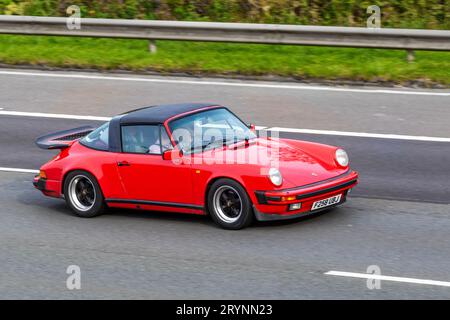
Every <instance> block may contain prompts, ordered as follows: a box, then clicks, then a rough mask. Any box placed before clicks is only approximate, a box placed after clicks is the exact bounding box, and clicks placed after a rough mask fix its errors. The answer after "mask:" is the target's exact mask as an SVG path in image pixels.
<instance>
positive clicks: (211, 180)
mask: <svg viewBox="0 0 450 320" xmlns="http://www.w3.org/2000/svg"><path fill="white" fill-rule="evenodd" d="M220 179H228V180H233V181H234V182H236V183H238V184H239V185H240V186H241V187H242V188H243V189H244V190H245V193H246V194H247V197H248V199H249V200H250V203H251V204H253V201H252V198H251V197H250V195H249V193H248V190H247V188H246V187H245V184H244V183H243V181H239V179H236V178H235V177H229V176H217V177H214V178H211V179H210V180H209V181H208V183H207V185H206V188H205V194H204V195H203V200H204V208H205V212H206V214H207V215H210V213H209V209H208V194H209V190H211V186H212V185H213V184H214V182H216V181H218V180H220Z"/></svg>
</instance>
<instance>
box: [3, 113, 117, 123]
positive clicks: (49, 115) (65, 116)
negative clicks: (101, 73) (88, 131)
mask: <svg viewBox="0 0 450 320" xmlns="http://www.w3.org/2000/svg"><path fill="white" fill-rule="evenodd" d="M0 115H4V116H18V117H36V118H55V119H72V120H92V121H109V120H111V118H110V117H96V116H80V115H74V114H60V113H42V112H21V111H0Z"/></svg>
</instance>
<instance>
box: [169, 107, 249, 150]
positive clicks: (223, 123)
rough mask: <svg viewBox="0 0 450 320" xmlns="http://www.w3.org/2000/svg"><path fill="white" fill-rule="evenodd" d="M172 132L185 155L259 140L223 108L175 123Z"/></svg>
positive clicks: (175, 121)
mask: <svg viewBox="0 0 450 320" xmlns="http://www.w3.org/2000/svg"><path fill="white" fill-rule="evenodd" d="M169 128H170V131H171V132H172V136H173V138H174V140H175V142H176V143H177V144H178V146H179V147H180V148H181V149H182V150H183V152H185V153H193V152H201V151H204V150H208V149H211V148H217V147H223V146H224V145H228V144H232V143H236V142H240V141H244V140H246V139H248V140H250V139H254V138H256V134H255V133H254V132H253V131H251V130H250V129H249V128H248V127H247V126H246V125H245V124H244V123H243V122H242V121H241V120H240V119H239V118H237V117H236V116H235V115H233V114H232V113H231V112H230V111H228V110H227V109H224V108H220V109H213V110H208V111H203V112H199V113H195V114H193V115H189V116H186V117H183V118H181V119H177V120H173V121H172V122H170V123H169Z"/></svg>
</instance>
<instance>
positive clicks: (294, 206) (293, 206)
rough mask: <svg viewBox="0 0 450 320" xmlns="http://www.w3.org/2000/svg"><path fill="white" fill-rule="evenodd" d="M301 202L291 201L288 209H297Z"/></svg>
mask: <svg viewBox="0 0 450 320" xmlns="http://www.w3.org/2000/svg"><path fill="white" fill-rule="evenodd" d="M301 207H302V204H301V203H293V204H291V205H289V211H293V210H298V209H301Z"/></svg>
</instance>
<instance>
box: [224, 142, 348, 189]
mask: <svg viewBox="0 0 450 320" xmlns="http://www.w3.org/2000/svg"><path fill="white" fill-rule="evenodd" d="M336 149H337V148H336V147H332V146H327V145H322V144H317V143H311V142H306V141H297V140H289V139H272V138H257V139H255V140H252V141H251V142H250V144H249V145H247V146H245V144H244V143H241V144H237V145H232V146H229V147H228V148H226V150H224V151H225V152H227V154H229V153H232V154H233V157H234V159H235V160H236V159H237V160H238V161H237V163H240V164H248V165H254V166H259V167H260V168H261V170H266V171H267V172H268V169H269V168H271V167H275V168H278V169H279V170H280V172H281V174H282V176H283V185H282V186H280V188H291V187H296V186H302V185H305V184H310V183H315V182H319V181H323V180H326V179H330V178H333V177H336V176H338V175H340V174H343V173H345V172H346V171H347V170H348V168H341V167H338V166H337V165H336V163H335V162H334V153H335V151H336ZM219 153H221V152H219Z"/></svg>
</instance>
